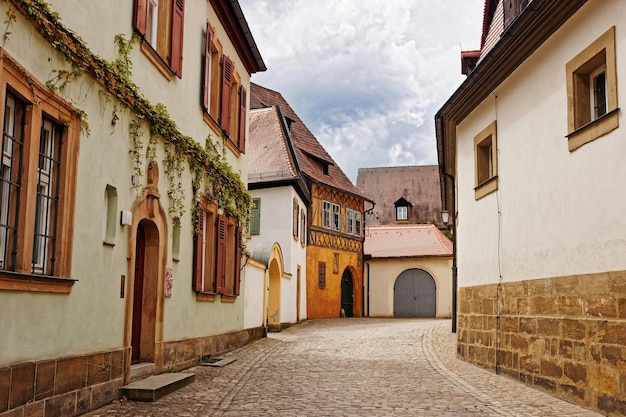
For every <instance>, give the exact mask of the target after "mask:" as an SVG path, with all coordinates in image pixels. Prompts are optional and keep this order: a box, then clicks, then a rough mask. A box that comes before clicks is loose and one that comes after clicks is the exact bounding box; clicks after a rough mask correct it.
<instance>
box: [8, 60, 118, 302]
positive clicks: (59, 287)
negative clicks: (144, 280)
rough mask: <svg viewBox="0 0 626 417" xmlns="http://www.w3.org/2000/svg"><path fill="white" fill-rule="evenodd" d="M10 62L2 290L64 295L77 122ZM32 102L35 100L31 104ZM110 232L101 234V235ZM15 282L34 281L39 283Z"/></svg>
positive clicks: (61, 103)
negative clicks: (32, 277)
mask: <svg viewBox="0 0 626 417" xmlns="http://www.w3.org/2000/svg"><path fill="white" fill-rule="evenodd" d="M5 54H6V52H5ZM7 56H8V55H7ZM14 62H15V61H13V60H12V59H11V60H9V59H6V58H5V59H2V66H3V68H2V70H3V79H2V84H0V85H1V87H0V88H2V89H3V90H4V92H5V94H4V95H5V99H4V107H3V116H2V120H3V130H2V132H3V135H2V145H1V148H2V163H1V165H0V289H12V290H22V291H24V290H25V291H45V292H65V293H67V292H70V290H71V285H72V284H73V282H74V281H73V280H71V279H67V280H63V279H61V278H69V277H70V275H71V258H72V240H73V233H72V226H73V218H74V202H75V194H74V190H75V184H76V164H77V160H76V155H77V153H78V140H79V132H80V120H79V119H78V117H77V116H76V115H75V113H74V112H73V111H72V108H71V106H70V105H68V104H67V103H65V101H63V100H62V99H61V98H59V97H58V96H56V95H54V94H51V93H50V90H49V89H47V88H46V87H45V86H43V85H41V84H39V83H38V82H36V81H34V79H33V78H32V77H29V78H28V79H25V74H27V72H26V71H25V70H24V69H23V68H21V67H19V65H18V64H16V63H14ZM33 96H36V97H37V100H34V99H29V98H28V97H31V98H32V97H33ZM27 178H29V179H31V178H32V180H29V181H26V179H27ZM105 195H106V202H105V203H106V210H109V206H110V204H113V203H114V202H115V199H114V195H112V194H110V193H109V194H106V191H105ZM29 207H31V208H32V211H31V210H28V208H29ZM107 216H108V213H107ZM104 222H105V220H104V219H103V223H104ZM113 223H115V222H114V221H113ZM103 227H104V225H103ZM107 227H108V225H107ZM107 230H108V229H107ZM107 230H103V232H104V235H105V236H106V233H107ZM4 271H6V272H11V274H3V272H4ZM20 275H37V276H39V277H40V278H39V280H40V281H41V282H40V284H38V283H33V282H31V280H29V279H23V278H22V277H21V276H20Z"/></svg>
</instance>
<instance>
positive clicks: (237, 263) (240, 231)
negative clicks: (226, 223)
mask: <svg viewBox="0 0 626 417" xmlns="http://www.w3.org/2000/svg"><path fill="white" fill-rule="evenodd" d="M235 245H237V246H236V247H235V295H239V290H240V288H241V250H242V246H243V228H242V227H238V228H237V239H236V241H235Z"/></svg>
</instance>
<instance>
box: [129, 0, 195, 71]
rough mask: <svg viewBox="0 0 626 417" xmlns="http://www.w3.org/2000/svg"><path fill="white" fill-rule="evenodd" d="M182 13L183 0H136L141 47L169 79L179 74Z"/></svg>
mask: <svg viewBox="0 0 626 417" xmlns="http://www.w3.org/2000/svg"><path fill="white" fill-rule="evenodd" d="M184 15H185V1H184V0H135V9H134V17H133V26H134V27H135V30H136V31H137V33H139V35H140V36H141V38H142V40H143V42H142V43H141V49H142V51H143V52H144V53H146V55H147V56H148V58H149V59H150V61H152V63H153V64H155V65H156V66H157V68H158V69H159V71H161V73H162V74H163V75H165V76H166V77H167V78H168V79H171V78H172V76H173V75H177V76H178V77H181V76H182V62H183V61H182V60H183V38H184V35H183V33H184Z"/></svg>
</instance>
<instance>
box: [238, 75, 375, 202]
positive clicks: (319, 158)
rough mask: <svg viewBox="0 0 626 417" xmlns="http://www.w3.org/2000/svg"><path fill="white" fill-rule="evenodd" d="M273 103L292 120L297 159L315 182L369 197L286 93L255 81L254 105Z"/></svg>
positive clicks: (303, 170)
mask: <svg viewBox="0 0 626 417" xmlns="http://www.w3.org/2000/svg"><path fill="white" fill-rule="evenodd" d="M271 106H278V107H279V108H280V110H281V112H282V113H283V115H284V116H285V117H286V118H287V119H289V121H290V122H291V123H290V126H289V127H290V136H291V140H292V143H293V145H294V147H295V149H296V157H297V163H298V165H299V167H300V169H301V170H302V172H303V173H304V175H305V176H306V177H308V178H309V179H310V180H311V181H313V182H316V183H321V184H325V185H328V186H331V187H334V188H336V189H338V190H342V191H344V192H348V193H351V194H354V195H356V196H359V197H363V198H365V199H367V197H365V196H364V195H363V193H362V192H361V191H360V190H359V189H358V188H357V187H355V186H354V184H352V182H351V181H350V180H349V179H348V177H347V176H346V175H345V174H344V172H343V171H342V170H341V168H339V166H338V165H337V164H336V163H335V161H334V160H333V159H332V158H331V156H330V155H329V154H328V152H326V150H325V149H324V147H323V146H322V145H321V144H320V143H319V142H318V141H317V139H316V138H315V136H313V133H311V131H310V130H309V129H308V128H307V126H306V125H305V124H304V123H303V122H302V120H300V118H299V117H298V115H297V114H296V112H295V111H294V110H293V109H292V108H291V106H290V105H289V103H287V101H286V100H285V99H284V97H283V96H282V94H280V93H278V92H276V91H273V90H270V89H268V88H265V87H261V86H260V85H258V84H254V83H251V84H250V108H251V109H261V108H267V107H271ZM324 165H327V166H328V174H325V173H324V170H323V166H324Z"/></svg>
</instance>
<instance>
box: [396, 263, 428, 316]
mask: <svg viewBox="0 0 626 417" xmlns="http://www.w3.org/2000/svg"><path fill="white" fill-rule="evenodd" d="M436 314H437V287H436V285H435V280H434V279H433V277H432V276H431V275H430V274H429V273H428V272H426V271H424V270H422V269H417V268H414V269H407V270H406V271H404V272H403V273H401V274H400V276H398V279H396V283H395V285H394V287H393V315H394V317H435V316H436Z"/></svg>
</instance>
